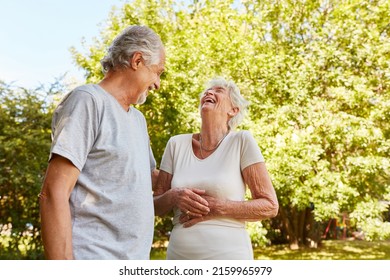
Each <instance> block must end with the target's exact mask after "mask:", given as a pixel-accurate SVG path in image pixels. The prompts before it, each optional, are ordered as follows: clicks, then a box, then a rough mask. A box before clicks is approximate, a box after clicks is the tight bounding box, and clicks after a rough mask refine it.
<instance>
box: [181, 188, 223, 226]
mask: <svg viewBox="0 0 390 280" xmlns="http://www.w3.org/2000/svg"><path fill="white" fill-rule="evenodd" d="M205 193H206V191H205V190H200V189H196V188H188V189H187V188H183V189H178V193H177V203H176V205H177V207H178V208H179V209H180V210H181V212H182V214H181V215H180V218H179V221H180V223H181V224H183V226H184V227H190V226H193V225H195V224H197V223H199V222H202V221H205V220H208V219H211V218H212V217H213V216H215V213H214V211H212V209H213V208H212V205H213V204H215V201H216V199H215V198H213V197H211V196H208V195H206V194H205Z"/></svg>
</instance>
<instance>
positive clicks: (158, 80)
mask: <svg viewBox="0 0 390 280" xmlns="http://www.w3.org/2000/svg"><path fill="white" fill-rule="evenodd" d="M160 82H161V81H160V78H158V79H157V81H156V82H155V83H154V88H155V89H160Z"/></svg>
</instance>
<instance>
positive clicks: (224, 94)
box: [200, 86, 233, 117]
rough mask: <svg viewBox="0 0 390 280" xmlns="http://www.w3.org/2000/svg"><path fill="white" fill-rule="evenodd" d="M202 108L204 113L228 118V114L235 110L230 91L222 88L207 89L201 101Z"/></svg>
mask: <svg viewBox="0 0 390 280" xmlns="http://www.w3.org/2000/svg"><path fill="white" fill-rule="evenodd" d="M200 108H201V111H202V112H204V111H212V112H216V113H220V114H222V115H225V116H226V117H228V113H229V112H232V110H233V105H232V101H231V99H230V96H229V92H228V90H227V89H226V88H225V87H222V86H213V87H211V88H208V89H206V90H205V91H204V93H203V95H202V97H201V99H200Z"/></svg>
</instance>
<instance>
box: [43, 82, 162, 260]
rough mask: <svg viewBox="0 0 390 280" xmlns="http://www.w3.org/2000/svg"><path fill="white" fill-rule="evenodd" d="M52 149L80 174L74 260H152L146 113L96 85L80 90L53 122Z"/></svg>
mask: <svg viewBox="0 0 390 280" xmlns="http://www.w3.org/2000/svg"><path fill="white" fill-rule="evenodd" d="M52 137H53V142H52V148H51V153H50V157H51V156H52V154H53V153H55V154H58V155H61V156H63V157H65V158H67V159H69V160H70V161H71V162H72V163H73V164H74V165H75V166H76V167H77V168H78V169H79V170H80V176H79V178H78V180H77V183H76V185H75V187H74V190H73V192H72V193H71V197H70V207H71V216H72V238H73V252H74V257H75V258H76V259H149V254H150V248H151V245H152V240H153V228H154V208H153V196H152V186H151V170H153V169H154V168H155V160H154V157H153V154H152V152H151V149H150V143H149V136H148V132H147V126H146V121H145V118H144V116H143V115H142V113H141V112H140V111H138V110H137V109H135V108H134V107H131V108H130V110H129V111H128V112H126V111H125V110H123V108H122V107H121V106H120V104H119V102H118V101H117V100H116V99H115V98H114V97H113V96H112V95H110V94H109V93H107V92H106V91H104V90H103V89H102V88H101V87H100V86H98V85H91V84H90V85H84V86H81V87H78V88H76V89H74V90H73V91H72V92H71V93H70V94H68V95H67V96H66V97H65V98H64V99H63V100H62V101H61V103H60V104H59V106H58V107H57V109H56V111H55V113H54V115H53V122H52Z"/></svg>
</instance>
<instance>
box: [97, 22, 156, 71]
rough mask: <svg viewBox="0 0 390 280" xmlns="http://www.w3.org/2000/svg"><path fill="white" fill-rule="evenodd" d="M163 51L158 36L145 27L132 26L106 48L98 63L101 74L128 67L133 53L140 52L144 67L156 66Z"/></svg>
mask: <svg viewBox="0 0 390 280" xmlns="http://www.w3.org/2000/svg"><path fill="white" fill-rule="evenodd" d="M163 49H164V46H163V43H162V41H161V38H160V36H158V35H157V34H156V33H155V32H154V31H153V30H152V29H150V28H149V27H146V26H138V25H132V26H129V27H127V28H126V29H124V30H123V31H122V32H121V33H120V34H119V35H118V36H117V37H116V38H115V39H114V41H113V42H112V44H111V46H110V47H109V48H108V51H107V54H106V56H105V57H104V58H103V59H102V60H101V61H100V62H101V64H102V67H103V72H104V73H107V72H108V71H110V70H111V69H114V68H116V67H118V66H119V67H129V66H130V62H129V60H130V59H131V58H132V56H133V54H134V53H135V52H141V53H142V57H143V58H144V60H145V64H146V66H150V65H152V64H158V63H159V62H160V59H161V51H162V50H163Z"/></svg>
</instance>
